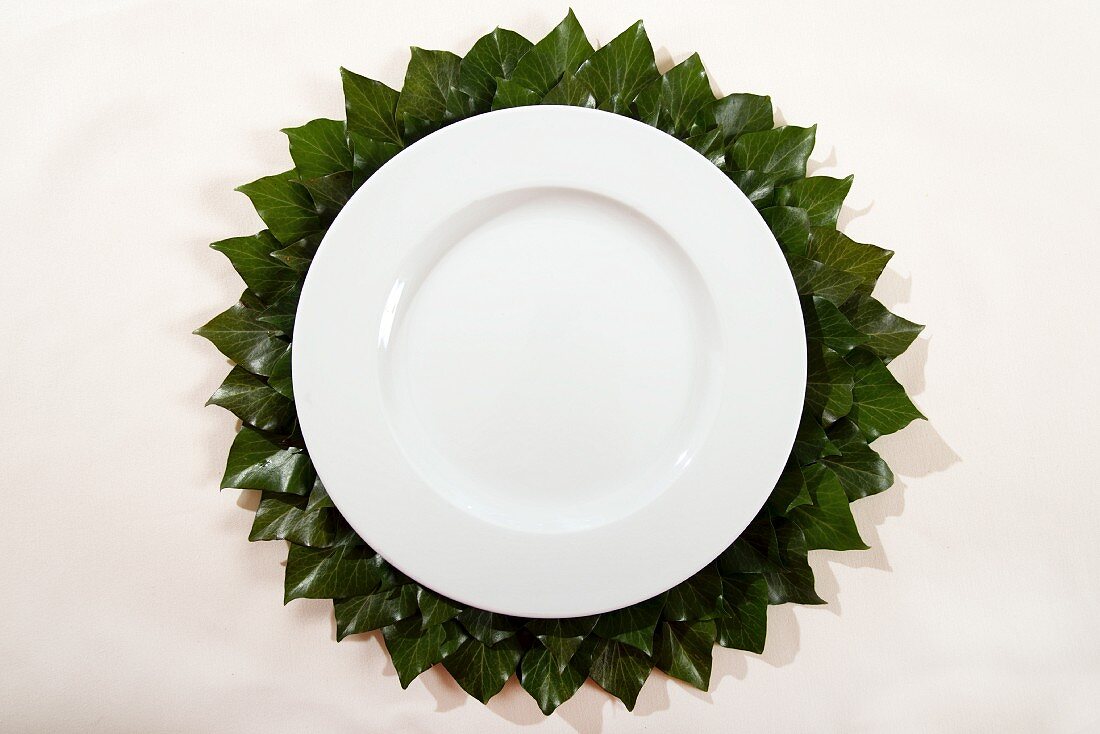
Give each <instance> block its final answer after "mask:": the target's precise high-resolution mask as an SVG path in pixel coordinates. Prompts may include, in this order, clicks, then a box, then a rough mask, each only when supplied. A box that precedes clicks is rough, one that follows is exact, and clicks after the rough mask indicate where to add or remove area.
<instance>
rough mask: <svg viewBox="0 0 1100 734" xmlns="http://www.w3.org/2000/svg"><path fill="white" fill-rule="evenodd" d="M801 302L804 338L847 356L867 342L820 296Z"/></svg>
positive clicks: (804, 298) (833, 306) (834, 307)
mask: <svg viewBox="0 0 1100 734" xmlns="http://www.w3.org/2000/svg"><path fill="white" fill-rule="evenodd" d="M801 300H802V316H803V319H804V321H805V323H806V338H807V339H809V340H810V341H816V342H821V343H822V344H824V345H825V346H827V347H829V348H830V349H832V350H834V351H836V352H838V353H839V354H847V353H848V352H850V351H852V350H853V349H854V348H856V347H858V346H859V345H860V344H862V343H864V342H865V341H867V337H865V336H864V335H863V334H862V333H861V332H860V331H859V330H858V329H856V328H855V327H854V326H852V324H851V322H849V321H848V319H847V318H846V317H845V316H844V314H843V313H841V312H840V309H838V308H837V307H836V305H834V304H833V303H832V302H831V301H828V300H826V299H824V298H822V297H820V296H814V297H812V298H806V297H803V298H802V299H801Z"/></svg>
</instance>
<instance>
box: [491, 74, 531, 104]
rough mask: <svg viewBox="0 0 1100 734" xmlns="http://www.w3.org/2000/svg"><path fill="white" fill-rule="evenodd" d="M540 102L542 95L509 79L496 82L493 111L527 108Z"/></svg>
mask: <svg viewBox="0 0 1100 734" xmlns="http://www.w3.org/2000/svg"><path fill="white" fill-rule="evenodd" d="M541 101H542V95H541V94H540V93H538V92H535V91H533V90H530V89H528V88H527V87H525V86H523V85H522V84H520V83H519V82H515V81H512V80H510V79H498V80H497V93H496V95H495V96H494V97H493V109H494V110H503V109H508V108H509V107H527V106H529V105H536V104H539V103H540V102H541Z"/></svg>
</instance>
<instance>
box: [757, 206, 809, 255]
mask: <svg viewBox="0 0 1100 734" xmlns="http://www.w3.org/2000/svg"><path fill="white" fill-rule="evenodd" d="M760 216H761V217H763V218H764V221H765V222H766V223H767V225H768V229H770V230H771V231H772V234H773V235H775V239H776V241H777V242H778V243H779V245H780V247H782V248H783V250H784V251H786V252H789V253H792V254H794V255H803V256H805V254H806V250H807V248H808V247H809V243H810V219H809V217H808V216H807V215H806V211H805V210H804V209H799V208H797V207H793V206H769V207H767V208H765V209H761V210H760Z"/></svg>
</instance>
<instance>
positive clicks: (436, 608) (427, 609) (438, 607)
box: [416, 586, 461, 627]
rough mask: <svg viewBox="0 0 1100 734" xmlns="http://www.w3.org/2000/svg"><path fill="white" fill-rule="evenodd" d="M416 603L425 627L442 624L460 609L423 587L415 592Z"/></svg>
mask: <svg viewBox="0 0 1100 734" xmlns="http://www.w3.org/2000/svg"><path fill="white" fill-rule="evenodd" d="M416 603H417V606H419V607H420V614H421V616H422V617H423V624H424V626H425V627H428V626H430V625H433V624H442V623H443V622H446V621H447V620H448V619H451V618H453V617H454V616H455V615H456V614H458V613H459V612H460V611H461V607H459V606H457V605H456V604H454V603H452V602H451V601H450V600H449V599H445V598H444V597H442V596H440V595H439V594H437V593H435V592H434V591H432V590H431V589H426V588H424V587H423V586H421V587H420V588H419V589H418V590H417V594H416Z"/></svg>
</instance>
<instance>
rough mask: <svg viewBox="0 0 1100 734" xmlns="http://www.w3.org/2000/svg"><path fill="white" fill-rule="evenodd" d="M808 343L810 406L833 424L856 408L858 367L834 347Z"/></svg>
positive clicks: (807, 367)
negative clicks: (855, 385) (856, 372)
mask: <svg viewBox="0 0 1100 734" xmlns="http://www.w3.org/2000/svg"><path fill="white" fill-rule="evenodd" d="M808 346H809V348H808V349H807V353H806V354H807V364H806V373H807V374H806V408H807V409H808V410H809V411H810V412H811V413H812V414H813V415H814V417H820V418H821V420H822V422H823V423H824V425H825V426H829V425H831V424H832V423H834V422H836V420H837V419H838V418H842V417H844V416H846V415H848V411H849V410H851V409H852V388H853V386H854V384H855V370H854V369H853V368H852V366H851V365H850V364H848V363H847V362H845V361H844V358H843V357H841V356H840V355H839V354H837V353H836V352H834V351H833V350H832V349H829V348H828V347H826V346H822V345H820V344H815V343H812V342H811V343H810V344H809V345H808Z"/></svg>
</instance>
